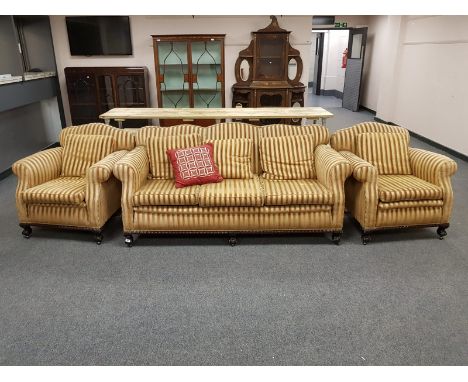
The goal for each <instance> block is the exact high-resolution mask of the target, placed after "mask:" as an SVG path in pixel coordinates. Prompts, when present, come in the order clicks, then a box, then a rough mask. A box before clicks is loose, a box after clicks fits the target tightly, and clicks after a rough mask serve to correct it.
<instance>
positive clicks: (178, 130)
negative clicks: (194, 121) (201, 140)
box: [135, 124, 201, 146]
mask: <svg viewBox="0 0 468 382" xmlns="http://www.w3.org/2000/svg"><path fill="white" fill-rule="evenodd" d="M200 129H201V127H200V126H196V125H187V124H184V125H174V126H168V127H160V126H145V127H142V128H140V129H137V132H136V134H135V143H136V145H137V146H146V145H147V144H148V141H149V139H150V138H153V137H170V136H179V135H191V134H198V135H200Z"/></svg>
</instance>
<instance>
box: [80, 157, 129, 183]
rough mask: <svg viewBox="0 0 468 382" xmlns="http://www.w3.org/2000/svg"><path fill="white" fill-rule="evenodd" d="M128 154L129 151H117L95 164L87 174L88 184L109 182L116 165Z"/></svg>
mask: <svg viewBox="0 0 468 382" xmlns="http://www.w3.org/2000/svg"><path fill="white" fill-rule="evenodd" d="M127 153H128V151H127V150H120V151H115V152H113V153H112V154H110V155H108V156H107V157H105V158H104V159H102V160H100V161H99V162H97V163H95V164H93V165H92V166H91V167H90V168H89V169H88V171H87V172H86V180H87V182H96V183H103V182H106V181H108V180H109V178H110V176H111V175H112V172H113V170H114V165H115V164H116V163H117V162H118V161H119V160H120V159H122V158H123V157H124V156H125V154H127Z"/></svg>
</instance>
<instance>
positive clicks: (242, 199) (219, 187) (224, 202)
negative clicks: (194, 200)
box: [199, 176, 263, 207]
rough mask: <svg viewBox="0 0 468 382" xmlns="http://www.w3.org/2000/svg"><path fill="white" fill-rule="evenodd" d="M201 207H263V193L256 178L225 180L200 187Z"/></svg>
mask: <svg viewBox="0 0 468 382" xmlns="http://www.w3.org/2000/svg"><path fill="white" fill-rule="evenodd" d="M199 205H200V206H201V207H222V206H237V207H250V206H262V205H263V192H262V188H261V186H260V181H259V180H258V177H257V176H255V177H254V178H253V179H225V180H224V181H222V182H220V183H210V184H204V185H202V186H200V201H199Z"/></svg>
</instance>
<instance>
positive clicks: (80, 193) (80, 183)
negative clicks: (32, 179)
mask: <svg viewBox="0 0 468 382" xmlns="http://www.w3.org/2000/svg"><path fill="white" fill-rule="evenodd" d="M22 198H23V201H24V202H25V203H32V204H81V203H84V200H85V178H79V177H64V176H62V177H60V178H56V179H53V180H50V181H48V182H46V183H42V184H39V185H37V186H35V187H32V188H29V189H27V190H25V191H23V192H22Z"/></svg>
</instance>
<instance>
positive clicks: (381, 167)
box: [356, 133, 411, 175]
mask: <svg viewBox="0 0 468 382" xmlns="http://www.w3.org/2000/svg"><path fill="white" fill-rule="evenodd" d="M408 145H409V141H408V135H407V134H402V133H363V134H358V135H357V136H356V155H357V156H358V157H361V158H362V159H364V160H365V161H367V162H369V163H370V164H372V165H374V166H375V167H377V171H378V172H379V174H384V175H392V174H395V175H396V174H401V175H409V174H411V166H410V162H409V154H408Z"/></svg>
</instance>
